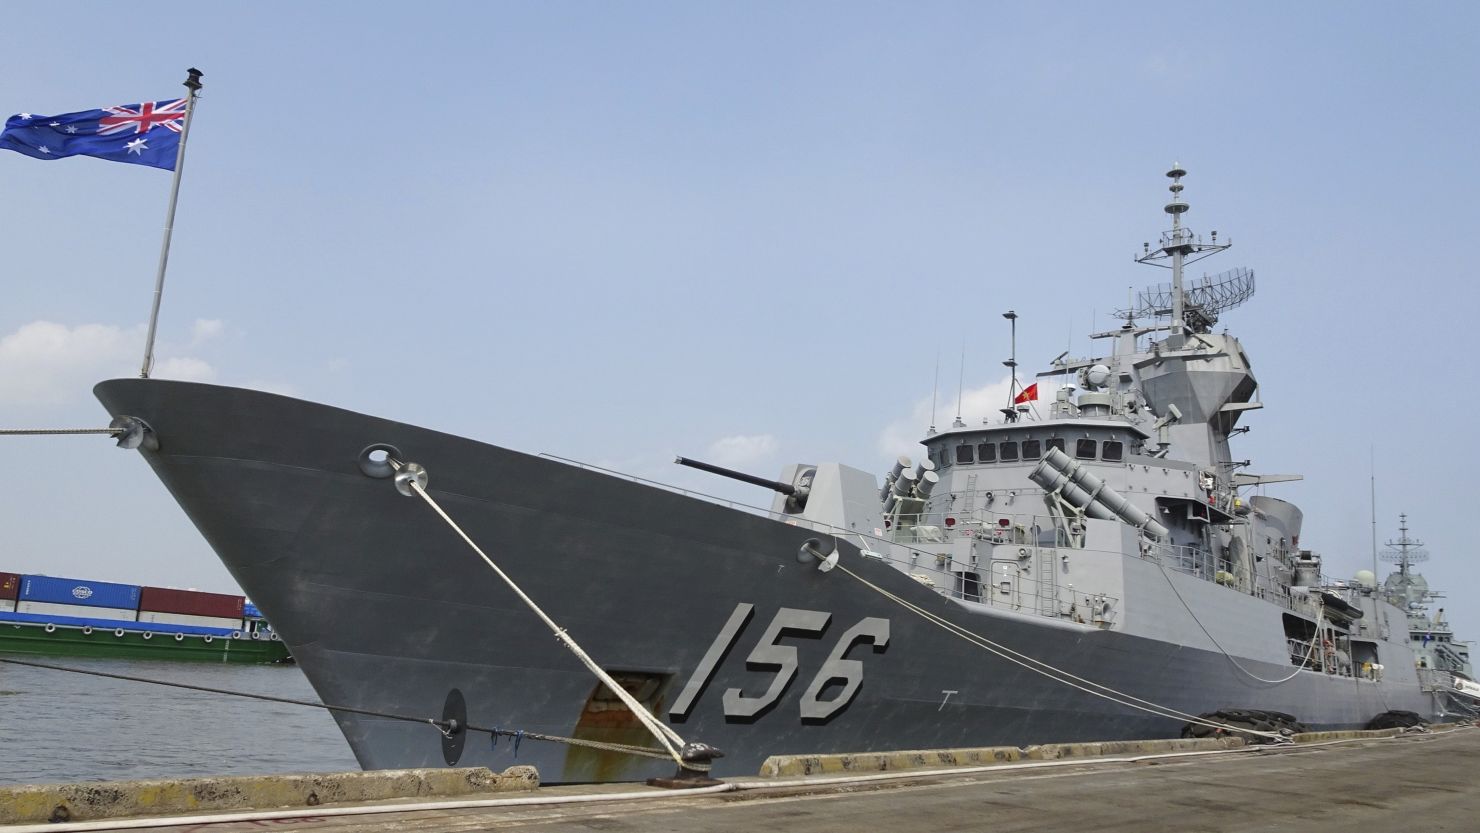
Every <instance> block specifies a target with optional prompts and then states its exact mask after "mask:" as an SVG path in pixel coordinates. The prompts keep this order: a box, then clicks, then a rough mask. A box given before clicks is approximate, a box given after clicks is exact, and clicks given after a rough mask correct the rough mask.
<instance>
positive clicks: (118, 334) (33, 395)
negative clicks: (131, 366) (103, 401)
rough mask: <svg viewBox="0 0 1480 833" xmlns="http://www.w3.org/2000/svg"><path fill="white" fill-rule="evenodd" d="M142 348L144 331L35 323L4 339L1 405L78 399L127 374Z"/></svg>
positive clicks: (0, 357) (0, 347)
mask: <svg viewBox="0 0 1480 833" xmlns="http://www.w3.org/2000/svg"><path fill="white" fill-rule="evenodd" d="M142 348H143V332H142V328H138V327H135V328H133V329H131V330H125V329H123V328H122V327H115V326H112V325H107V324H81V325H78V326H76V327H68V326H67V325H65V324H57V323H54V322H51V321H33V322H31V323H30V324H25V325H23V326H22V327H21V328H20V329H18V330H16V331H15V332H13V333H10V334H9V335H6V336H5V337H4V338H0V401H4V402H6V403H9V404H15V405H58V404H62V403H65V402H69V401H72V400H75V399H78V398H80V397H81V396H83V395H85V394H86V393H87V392H88V391H89V390H90V389H91V388H92V385H93V383H95V382H97V381H98V380H99V379H102V378H104V377H108V376H119V375H125V374H126V373H127V372H128V363H129V361H130V357H131V356H134V354H137V355H138V357H142V356H143V349H142Z"/></svg>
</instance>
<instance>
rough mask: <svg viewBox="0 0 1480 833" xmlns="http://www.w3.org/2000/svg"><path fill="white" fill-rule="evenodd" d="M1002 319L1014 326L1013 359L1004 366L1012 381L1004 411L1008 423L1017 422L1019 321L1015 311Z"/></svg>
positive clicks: (1008, 312)
mask: <svg viewBox="0 0 1480 833" xmlns="http://www.w3.org/2000/svg"><path fill="white" fill-rule="evenodd" d="M1002 317H1003V318H1006V319H1007V320H1008V321H1009V322H1011V324H1012V357H1011V358H1009V359H1008V360H1007V361H1005V362H1003V364H1004V365H1006V366H1007V370H1008V373H1009V374H1011V376H1012V379H1011V380H1010V381H1009V382H1008V383H1007V407H1005V408H1003V409H1002V413H1003V414H1004V415H1005V416H1006V417H1007V421H1008V422H1016V421H1017V410H1016V409H1015V408H1013V407H1012V406H1013V405H1014V404H1015V402H1016V400H1017V395H1018V378H1017V319H1018V314H1017V313H1016V312H1015V311H1013V310H1008V311H1007V312H1004V313H1002Z"/></svg>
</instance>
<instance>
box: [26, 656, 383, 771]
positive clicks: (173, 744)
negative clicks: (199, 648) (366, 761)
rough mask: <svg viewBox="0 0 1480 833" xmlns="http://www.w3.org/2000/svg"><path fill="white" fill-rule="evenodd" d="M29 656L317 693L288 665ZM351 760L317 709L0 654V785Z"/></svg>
mask: <svg viewBox="0 0 1480 833" xmlns="http://www.w3.org/2000/svg"><path fill="white" fill-rule="evenodd" d="M16 658H17V659H27V660H29V659H32V658H31V657H16ZM35 659H36V661H39V662H45V663H48V664H52V665H64V666H68V667H72V668H86V669H91V670H98V671H106V672H109V673H114V674H128V675H131V676H137V677H148V678H151V679H161V680H170V681H176V682H183V683H190V684H192V685H202V686H210V687H212V688H222V689H228V690H231V691H243V692H255V693H261V694H270V695H274V696H277V697H292V698H295V699H299V700H312V701H315V702H317V700H318V697H317V696H316V695H315V694H314V692H313V689H312V688H311V687H310V686H309V684H308V680H307V679H305V678H304V676H303V672H301V671H299V670H298V668H297V667H296V666H292V665H206V664H196V663H177V662H158V661H135V660H99V659H60V658H59V659H51V658H45V657H42V658H35ZM358 768H359V766H358V765H357V764H356V763H355V759H354V755H352V754H351V753H350V750H349V745H348V744H346V743H345V741H344V737H343V736H342V735H340V734H339V729H338V727H336V726H335V724H334V719H333V718H332V717H330V716H329V713H328V712H326V711H324V710H322V709H313V708H307V707H304V706H290V705H284V704H278V703H264V702H261V701H256V700H248V699H245V698H240V697H227V696H223V695H219V694H206V693H202V692H195V691H184V690H181V689H174V688H166V687H163V686H156V685H146V684H143V683H135V682H125V681H122V680H109V679H102V678H98V677H90V676H84V675H81V674H68V673H64V672H61V671H49V670H42V669H37V668H26V667H22V666H16V665H10V664H7V663H0V784H16V783H52V782H64V781H97V780H113V779H120V778H157V777H185V776H193V775H261V774H271V773H282V772H323V771H332V770H352V769H358Z"/></svg>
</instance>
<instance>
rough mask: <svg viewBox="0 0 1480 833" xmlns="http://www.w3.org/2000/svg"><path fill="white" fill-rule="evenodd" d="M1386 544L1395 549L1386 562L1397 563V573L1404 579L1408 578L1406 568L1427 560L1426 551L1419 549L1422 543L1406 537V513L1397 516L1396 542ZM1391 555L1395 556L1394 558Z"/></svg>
mask: <svg viewBox="0 0 1480 833" xmlns="http://www.w3.org/2000/svg"><path fill="white" fill-rule="evenodd" d="M1386 544H1387V546H1389V547H1396V548H1397V552H1396V553H1394V554H1390V555H1389V556H1388V557H1387V560H1389V561H1397V562H1398V573H1399V575H1401V576H1403V577H1404V578H1407V577H1408V568H1409V567H1411V566H1412V565H1413V564H1414V562H1417V561H1426V560H1428V557H1429V554H1428V551H1426V550H1422V549H1419V547H1422V546H1423V542H1422V541H1420V540H1418V539H1417V538H1409V537H1408V514H1407V513H1406V512H1405V513H1403V514H1400V515H1398V540H1396V541H1387V542H1386ZM1393 555H1396V558H1394V557H1393Z"/></svg>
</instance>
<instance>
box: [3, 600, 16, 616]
mask: <svg viewBox="0 0 1480 833" xmlns="http://www.w3.org/2000/svg"><path fill="white" fill-rule="evenodd" d="M12 610H15V602H14V601H13V600H11V599H0V613H9V612H10V611H12Z"/></svg>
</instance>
